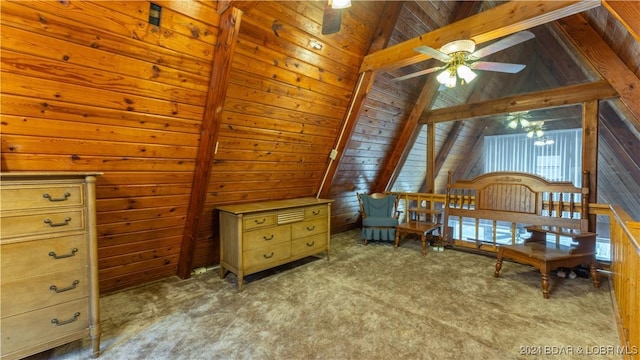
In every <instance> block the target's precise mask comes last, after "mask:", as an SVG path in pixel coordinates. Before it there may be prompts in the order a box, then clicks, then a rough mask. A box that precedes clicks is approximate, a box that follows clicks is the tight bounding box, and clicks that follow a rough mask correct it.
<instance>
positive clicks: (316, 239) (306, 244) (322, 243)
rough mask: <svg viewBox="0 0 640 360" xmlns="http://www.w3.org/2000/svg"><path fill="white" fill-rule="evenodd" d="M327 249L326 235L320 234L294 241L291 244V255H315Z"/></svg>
mask: <svg viewBox="0 0 640 360" xmlns="http://www.w3.org/2000/svg"><path fill="white" fill-rule="evenodd" d="M326 248H327V234H326V233H321V234H316V235H312V236H308V237H305V238H302V239H296V240H293V241H292V242H291V254H292V255H293V256H300V255H304V254H315V253H317V252H320V251H322V250H324V249H326Z"/></svg>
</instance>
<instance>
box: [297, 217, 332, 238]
mask: <svg viewBox="0 0 640 360" xmlns="http://www.w3.org/2000/svg"><path fill="white" fill-rule="evenodd" d="M326 232H327V219H316V220H307V221H302V222H298V223H294V224H291V238H292V239H294V240H295V239H299V238H303V237H307V236H311V235H315V234H319V233H326Z"/></svg>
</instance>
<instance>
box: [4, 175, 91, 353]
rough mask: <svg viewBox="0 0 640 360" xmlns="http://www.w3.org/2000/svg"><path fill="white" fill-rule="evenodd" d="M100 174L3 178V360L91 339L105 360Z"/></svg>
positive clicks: (7, 176)
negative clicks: (99, 268) (99, 244)
mask: <svg viewBox="0 0 640 360" xmlns="http://www.w3.org/2000/svg"><path fill="white" fill-rule="evenodd" d="M98 175H100V174H99V173H71V172H64V173H24V172H23V173H21V172H15V173H2V174H0V180H1V184H0V190H1V191H0V204H1V208H0V209H1V212H0V235H1V236H0V246H1V248H0V266H1V269H0V271H1V272H0V314H1V315H0V316H1V319H0V332H1V334H2V335H1V336H2V339H1V344H0V346H1V347H0V350H1V357H2V359H3V360H4V359H16V358H22V357H26V356H29V355H32V354H35V353H38V352H41V351H44V350H47V349H50V348H53V347H56V346H59V345H62V344H65V343H67V342H71V341H74V340H77V339H81V338H84V337H86V336H90V337H91V339H92V346H93V355H94V356H98V355H99V353H100V325H99V308H98V305H99V297H98V296H99V295H98V271H97V242H96V225H95V224H96V215H95V181H96V176H98Z"/></svg>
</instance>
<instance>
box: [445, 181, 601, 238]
mask: <svg viewBox="0 0 640 360" xmlns="http://www.w3.org/2000/svg"><path fill="white" fill-rule="evenodd" d="M588 200H589V174H588V172H586V171H585V172H583V176H582V187H575V186H574V185H573V184H572V183H570V182H551V181H547V180H545V179H543V178H541V177H539V176H537V175H533V174H528V173H519V172H492V173H487V174H483V175H480V176H478V177H476V178H474V179H471V180H458V181H456V182H455V183H452V182H451V173H449V177H448V180H447V196H446V201H445V214H444V224H447V225H448V224H449V218H450V217H458V218H473V219H486V220H491V221H494V222H496V221H503V222H510V223H512V229H515V224H524V225H549V226H557V227H561V228H570V229H579V230H581V231H587V230H588V219H587V215H588ZM494 226H495V225H494ZM447 236H449V234H448V231H445V237H447ZM494 237H495V236H494ZM513 238H514V239H515V236H513ZM447 240H450V239H447Z"/></svg>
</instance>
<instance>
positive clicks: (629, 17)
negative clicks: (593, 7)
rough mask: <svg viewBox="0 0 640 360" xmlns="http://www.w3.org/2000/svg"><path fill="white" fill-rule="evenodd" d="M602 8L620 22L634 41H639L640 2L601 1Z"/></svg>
mask: <svg viewBox="0 0 640 360" xmlns="http://www.w3.org/2000/svg"><path fill="white" fill-rule="evenodd" d="M602 6H604V7H605V8H606V9H607V10H608V11H609V13H610V14H611V15H613V16H614V17H615V18H616V19H618V21H620V23H621V24H622V25H623V26H624V27H625V28H626V29H627V31H629V33H630V34H631V36H633V37H634V38H635V39H636V41H640V2H638V1H637V0H636V1H611V0H603V1H602Z"/></svg>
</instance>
